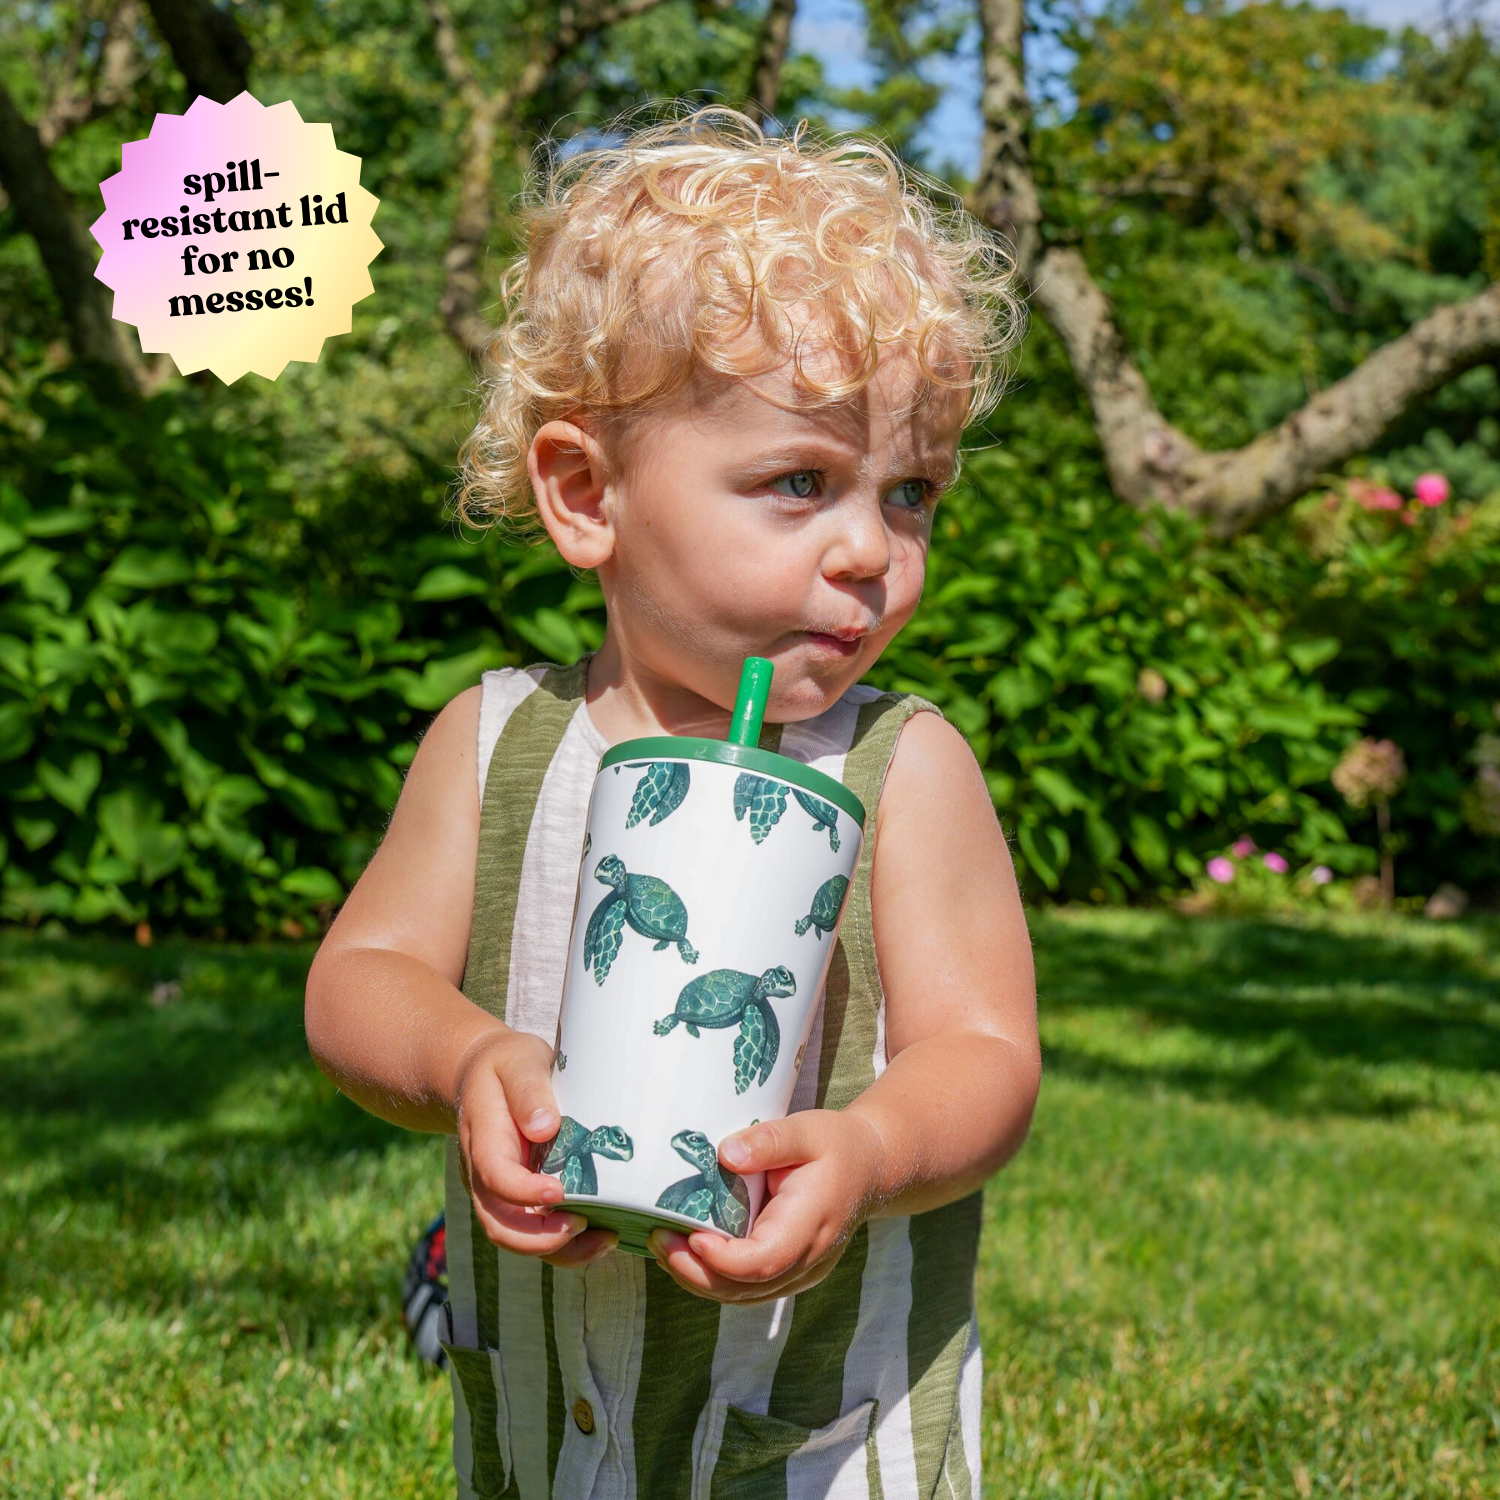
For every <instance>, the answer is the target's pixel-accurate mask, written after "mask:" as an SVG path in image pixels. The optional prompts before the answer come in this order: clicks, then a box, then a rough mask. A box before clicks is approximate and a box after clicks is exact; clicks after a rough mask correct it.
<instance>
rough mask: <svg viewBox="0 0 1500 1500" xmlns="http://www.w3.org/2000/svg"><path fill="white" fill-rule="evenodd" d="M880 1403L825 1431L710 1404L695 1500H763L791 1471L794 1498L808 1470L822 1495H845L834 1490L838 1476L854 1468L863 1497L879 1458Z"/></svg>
mask: <svg viewBox="0 0 1500 1500" xmlns="http://www.w3.org/2000/svg"><path fill="white" fill-rule="evenodd" d="M878 1409H879V1402H878V1401H876V1400H875V1399H874V1398H873V1397H872V1398H871V1399H870V1400H868V1401H862V1402H860V1404H859V1405H858V1406H856V1407H853V1408H851V1409H850V1410H849V1411H847V1412H845V1413H844V1414H843V1416H841V1417H839V1418H838V1419H837V1420H835V1421H832V1422H829V1423H828V1424H827V1425H826V1426H823V1427H802V1426H799V1425H798V1424H797V1423H796V1422H785V1421H782V1420H781V1419H780V1418H779V1417H769V1416H766V1415H764V1414H763V1413H761V1412H753V1411H745V1410H743V1409H742V1408H740V1407H738V1406H731V1405H730V1404H729V1403H728V1402H727V1401H710V1402H709V1403H708V1405H707V1406H706V1407H705V1408H704V1424H703V1441H702V1443H701V1445H700V1447H699V1451H698V1456H697V1461H696V1463H695V1464H694V1466H693V1486H692V1493H691V1500H762V1497H763V1496H765V1495H766V1494H768V1493H771V1492H772V1491H780V1490H781V1489H782V1486H781V1485H780V1484H779V1483H771V1484H769V1485H768V1481H770V1480H774V1479H775V1478H776V1476H777V1475H778V1473H779V1472H781V1471H785V1472H787V1475H788V1479H787V1484H786V1489H787V1490H788V1491H791V1492H793V1493H796V1492H798V1491H799V1490H800V1489H801V1487H802V1486H799V1485H798V1484H797V1483H796V1480H795V1476H796V1471H797V1470H799V1469H802V1468H803V1467H804V1466H805V1467H806V1468H807V1470H808V1471H809V1473H808V1479H809V1480H810V1479H811V1478H812V1477H813V1474H814V1473H815V1474H816V1475H817V1476H818V1477H819V1479H820V1480H821V1481H822V1482H821V1483H820V1484H819V1485H818V1487H817V1493H819V1494H822V1493H825V1492H827V1493H838V1494H842V1493H844V1490H843V1488H842V1487H836V1486H835V1480H836V1479H837V1478H838V1476H839V1475H841V1474H844V1473H846V1472H847V1471H849V1470H850V1469H853V1470H854V1471H855V1472H857V1473H858V1474H859V1476H860V1478H859V1480H858V1481H857V1482H856V1484H855V1485H854V1486H853V1488H855V1489H857V1490H859V1491H861V1492H863V1490H864V1482H863V1480H864V1474H865V1473H866V1472H867V1470H868V1469H870V1468H873V1467H874V1466H875V1465H876V1464H877V1462H878V1460H877V1459H876V1456H875V1422H876V1416H877V1413H878Z"/></svg>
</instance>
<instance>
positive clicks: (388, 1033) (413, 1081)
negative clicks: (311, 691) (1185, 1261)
mask: <svg viewBox="0 0 1500 1500" xmlns="http://www.w3.org/2000/svg"><path fill="white" fill-rule="evenodd" d="M478 737H479V689H478V688H471V689H469V690H468V691H467V692H465V693H460V694H459V696H458V697H456V698H455V699H454V700H453V701H452V702H451V703H449V704H448V706H447V707H446V708H444V709H443V711H442V712H441V713H440V714H439V715H438V716H437V718H436V719H435V720H434V721H433V723H432V725H431V727H430V728H429V729H428V731H427V733H426V734H425V735H424V736H423V738H422V742H421V744H420V745H419V746H418V748H417V754H416V758H415V759H414V760H413V761H412V764H411V769H410V770H409V771H408V772H407V776H406V782H405V784H404V786H403V787H402V789H401V796H400V799H399V800H398V801H397V803H396V810H395V811H394V812H393V813H392V815H391V822H390V827H389V828H388V829H387V830H386V834H385V838H384V839H383V840H382V841H381V844H380V847H379V848H378V849H377V850H376V851H375V855H374V857H373V858H372V859H371V860H370V863H369V865H368V866H367V867H366V868H365V871H364V874H362V875H361V876H360V878H359V880H358V882H357V883H356V884H355V887H354V889H353V890H352V891H351V892H350V893H349V897H348V900H346V901H345V902H344V905H343V907H342V909H341V910H340V912H339V914H338V917H337V918H336V919H335V921H334V923H333V925H332V927H330V928H329V930H328V933H327V935H326V936H325V937H324V939H323V942H322V944H321V946H320V947H319V948H318V952H317V954H316V956H315V957H314V959H313V963H312V967H311V969H310V970H309V971H308V976H307V997H306V1006H305V1012H304V1019H305V1024H306V1028H307V1044H308V1047H309V1049H310V1050H311V1052H312V1055H313V1058H314V1059H315V1060H316V1062H317V1064H318V1066H319V1067H320V1068H321V1069H322V1070H323V1071H324V1072H325V1073H326V1074H327V1075H328V1076H329V1077H330V1078H331V1079H332V1080H333V1082H334V1083H335V1084H336V1085H337V1086H338V1088H339V1089H340V1090H341V1091H342V1092H344V1093H346V1094H347V1095H348V1096H349V1097H350V1098H351V1099H353V1100H354V1102H355V1103H356V1104H359V1105H361V1106H362V1107H363V1108H365V1109H367V1110H369V1111H370V1112H371V1113H372V1114H376V1115H379V1116H380V1117H381V1119H383V1120H390V1121H391V1122H392V1123H394V1124H396V1125H402V1126H405V1127H406V1128H407V1129H408V1130H422V1131H437V1132H443V1133H450V1134H456V1135H457V1136H458V1138H459V1146H460V1148H461V1150H460V1160H461V1163H462V1165H463V1168H464V1172H465V1178H466V1185H467V1186H468V1187H469V1188H470V1191H471V1192H472V1193H473V1196H474V1203H475V1210H476V1212H477V1213H478V1215H479V1218H480V1221H481V1223H482V1224H483V1225H484V1228H485V1231H486V1233H488V1235H489V1237H490V1238H491V1239H492V1240H493V1241H494V1242H495V1243H496V1244H499V1245H504V1246H505V1247H506V1248H507V1249H510V1250H516V1251H518V1252H520V1253H522V1254H531V1255H540V1256H542V1257H543V1258H544V1259H547V1260H551V1261H552V1262H553V1263H554V1264H556V1265H576V1264H578V1263H579V1262H580V1261H582V1260H587V1259H589V1258H591V1257H592V1256H593V1255H595V1254H599V1253H602V1252H603V1251H604V1250H606V1249H608V1248H609V1247H610V1245H611V1244H613V1243H614V1239H615V1236H613V1235H606V1234H604V1233H603V1232H601V1231H591V1232H589V1233H588V1234H584V1235H580V1234H579V1233H578V1231H579V1230H580V1229H581V1228H582V1227H583V1224H584V1220H583V1219H582V1217H581V1216H580V1215H577V1214H562V1213H553V1214H550V1215H546V1216H542V1215H538V1214H534V1213H529V1212H527V1209H528V1208H529V1207H530V1206H531V1205H545V1204H551V1203H555V1202H556V1201H557V1199H558V1198H560V1197H561V1196H562V1184H561V1183H559V1182H558V1180H557V1179H556V1178H555V1177H552V1176H548V1175H546V1174H544V1173H540V1172H533V1171H531V1170H530V1166H529V1160H528V1157H529V1144H530V1142H531V1141H545V1140H548V1139H550V1138H551V1136H552V1135H553V1134H555V1132H556V1130H557V1122H558V1118H559V1117H558V1113H557V1107H556V1103H555V1101H554V1100H553V1097H552V1087H551V1083H550V1081H549V1079H550V1070H551V1064H552V1048H551V1047H550V1046H548V1044H547V1043H546V1042H544V1041H543V1040H542V1039H541V1038H540V1037H536V1036H532V1035H530V1034H529V1033H526V1032H519V1031H512V1030H511V1029H510V1027H508V1026H506V1025H505V1024H504V1023H503V1022H501V1021H498V1020H496V1018H495V1017H494V1016H492V1015H490V1014H489V1012H488V1011H486V1010H483V1009H482V1008H481V1007H479V1006H477V1005H475V1004H474V1003H473V1001H471V1000H469V999H468V998H467V997H466V996H465V995H464V994H463V993H462V992H461V991H460V990H459V988H458V986H459V984H460V983H461V982H462V980H463V971H464V963H465V960H466V958H467V956H468V949H469V928H470V923H471V920H472V917H473V910H474V864H475V857H476V852H477V849H478V841H479V792H478V785H477V767H476V765H475V753H476V752H475V746H476V743H477V741H478ZM575 1236H576V1237H577V1238H575Z"/></svg>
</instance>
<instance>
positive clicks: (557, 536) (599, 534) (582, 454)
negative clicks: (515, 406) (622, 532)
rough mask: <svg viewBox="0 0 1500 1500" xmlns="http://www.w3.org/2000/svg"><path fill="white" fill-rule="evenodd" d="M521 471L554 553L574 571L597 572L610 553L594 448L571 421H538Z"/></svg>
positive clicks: (610, 532) (603, 484)
mask: <svg viewBox="0 0 1500 1500" xmlns="http://www.w3.org/2000/svg"><path fill="white" fill-rule="evenodd" d="M527 467H528V468H529V469H530V471H531V488H532V491H533V492H534V493H535V495H536V506H537V511H538V512H539V513H540V515H541V518H542V524H543V525H544V526H546V528H547V532H548V534H549V535H550V536H551V538H552V540H553V541H554V542H556V543H557V550H558V551H559V552H560V553H561V554H562V555H563V557H564V558H565V559H566V560H567V561H568V562H570V563H572V565H573V566H574V567H575V568H597V567H598V566H599V564H600V563H602V562H604V561H606V560H607V559H608V558H609V557H610V555H611V554H612V553H613V552H614V550H615V528H614V524H613V523H612V522H611V520H610V518H609V514H608V507H607V506H606V505H605V503H604V500H605V493H606V489H607V474H606V466H605V461H604V455H603V453H602V452H601V451H600V448H599V444H598V443H597V442H596V441H595V439H594V437H593V436H592V435H591V434H590V433H589V432H588V431H586V430H585V429H584V428H583V427H581V426H579V425H578V424H577V423H576V422H564V421H551V422H544V423H543V424H542V425H541V426H540V427H539V428H538V429H537V431H536V435H535V436H534V437H533V438H532V440H531V449H530V451H529V452H528V454H527Z"/></svg>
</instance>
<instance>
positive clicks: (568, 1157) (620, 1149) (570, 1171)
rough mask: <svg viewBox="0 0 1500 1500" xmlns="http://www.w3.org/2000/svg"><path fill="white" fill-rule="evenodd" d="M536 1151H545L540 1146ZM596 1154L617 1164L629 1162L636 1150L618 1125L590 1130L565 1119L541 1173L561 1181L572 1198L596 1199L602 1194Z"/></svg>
mask: <svg viewBox="0 0 1500 1500" xmlns="http://www.w3.org/2000/svg"><path fill="white" fill-rule="evenodd" d="M536 1150H537V1151H541V1150H542V1148H541V1147H540V1146H538V1147H537V1148H536ZM596 1154H597V1155H599V1156H607V1157H609V1158H610V1159H611V1160H613V1161H629V1160H630V1158H631V1157H632V1156H634V1155H635V1146H634V1144H633V1143H632V1141H631V1139H630V1137H629V1136H628V1135H626V1134H625V1132H624V1131H623V1130H621V1129H620V1127H619V1126H618V1125H601V1126H599V1128H598V1129H597V1130H589V1129H587V1128H586V1127H585V1126H583V1125H580V1124H579V1123H578V1121H577V1120H575V1119H573V1118H572V1116H570V1115H564V1116H563V1117H562V1125H561V1126H560V1127H559V1128H558V1132H557V1134H556V1135H555V1136H553V1138H552V1140H551V1142H550V1143H549V1144H548V1146H547V1147H546V1155H545V1156H543V1157H542V1164H541V1166H540V1167H539V1168H537V1170H538V1171H541V1172H550V1173H551V1174H552V1175H553V1176H555V1177H559V1178H561V1179H562V1185H563V1192H565V1193H567V1194H568V1195H569V1196H570V1197H571V1196H576V1195H578V1194H583V1195H584V1196H586V1197H592V1196H593V1195H594V1194H595V1193H597V1192H598V1191H599V1177H598V1174H597V1173H596V1172H595V1171H594V1157H595V1155H596Z"/></svg>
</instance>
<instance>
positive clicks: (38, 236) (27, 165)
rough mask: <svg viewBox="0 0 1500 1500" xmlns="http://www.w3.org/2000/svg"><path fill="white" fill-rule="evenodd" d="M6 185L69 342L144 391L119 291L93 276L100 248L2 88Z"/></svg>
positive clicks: (1, 176)
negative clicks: (117, 300) (118, 314)
mask: <svg viewBox="0 0 1500 1500" xmlns="http://www.w3.org/2000/svg"><path fill="white" fill-rule="evenodd" d="M0 183H4V185H5V190H6V192H7V193H8V194H9V195H10V199H11V203H12V206H13V207H14V208H15V211H16V216H17V218H19V219H20V221H21V227H22V228H23V229H24V230H25V231H26V233H27V234H29V235H30V236H31V237H32V239H34V240H35V241H36V247H37V253H38V254H39V255H40V256H41V258H42V265H43V267H44V268H45V269H46V272H47V277H48V279H49V280H50V281H51V283H52V287H53V290H54V291H55V292H56V293H57V300H58V301H59V302H60V303H61V304H62V312H63V317H64V318H65V319H66V320H67V325H68V341H69V344H70V345H71V347H72V350H73V353H74V354H75V355H76V356H77V357H78V358H79V359H87V360H95V361H97V362H99V363H100V364H104V365H108V366H109V367H110V368H112V369H113V370H115V371H116V372H117V373H118V374H119V375H121V376H122V377H123V378H124V379H125V380H126V381H128V382H129V383H130V384H131V385H132V386H134V387H135V388H136V389H137V390H140V389H142V388H143V387H144V385H145V379H146V371H145V366H144V365H143V364H142V362H141V358H140V355H139V354H138V353H137V351H136V350H135V349H134V348H133V347H132V346H131V344H130V343H129V342H128V341H127V339H126V336H125V332H124V328H123V327H122V325H121V324H119V323H116V322H115V320H114V317H113V316H112V313H111V310H112V309H113V307H114V293H113V292H112V291H110V289H109V288H108V287H107V286H105V285H104V283H103V282H102V281H99V280H98V279H97V278H96V277H95V276H94V245H93V241H92V240H91V239H90V238H89V234H88V231H87V230H86V229H85V228H84V227H83V226H82V225H81V224H80V223H79V222H78V220H77V218H76V217H75V216H74V213H73V205H72V200H71V198H70V197H69V194H68V190H67V189H66V188H65V187H64V186H63V185H62V183H60V182H59V181H58V180H57V176H56V174H55V173H54V172H53V170H52V163H51V162H50V161H49V160H48V159H47V150H46V148H45V147H44V146H43V145H42V139H41V136H40V135H38V134H37V129H36V127H35V126H34V125H32V124H31V123H30V122H29V121H28V120H25V119H23V118H22V117H21V115H20V113H19V111H17V109H16V107H15V103H14V102H13V101H12V99H11V97H10V94H9V93H7V92H6V89H5V87H4V85H3V84H0Z"/></svg>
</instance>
